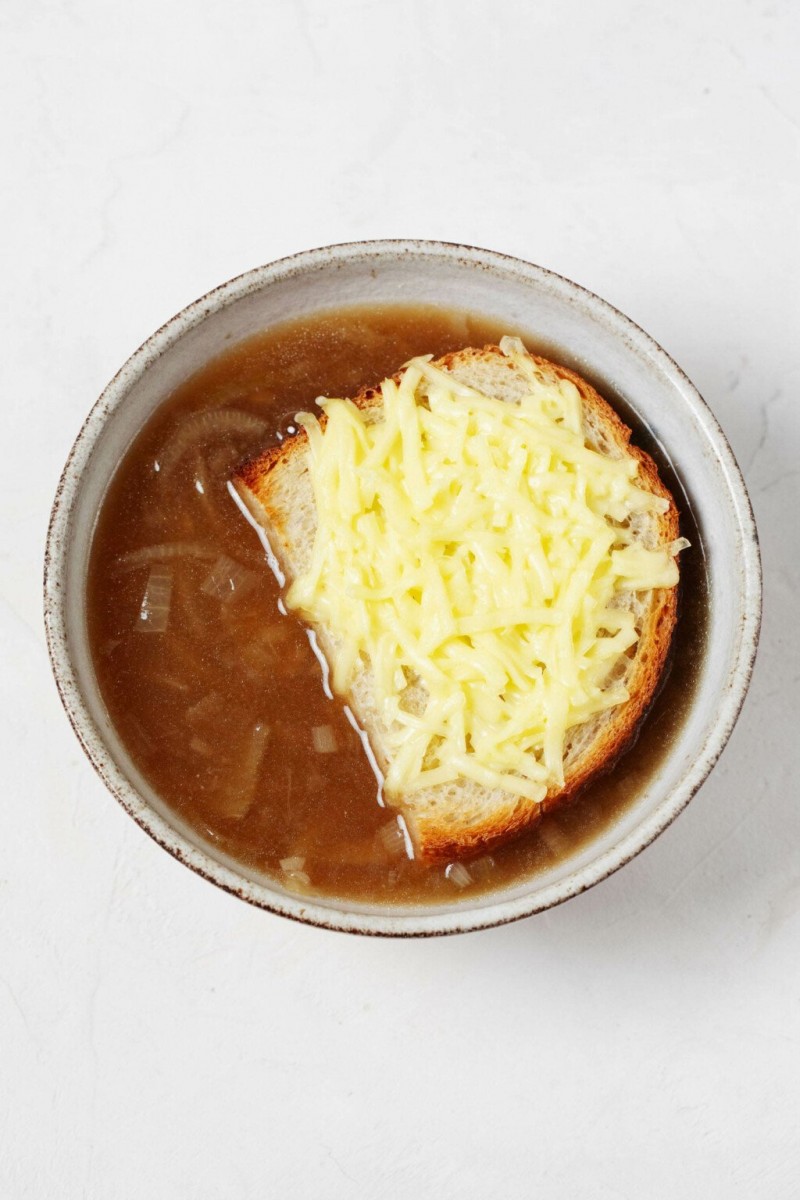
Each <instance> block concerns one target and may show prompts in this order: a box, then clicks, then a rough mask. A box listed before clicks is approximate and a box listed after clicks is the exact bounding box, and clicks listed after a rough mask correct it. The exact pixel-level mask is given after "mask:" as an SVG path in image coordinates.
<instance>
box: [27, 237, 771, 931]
mask: <svg viewBox="0 0 800 1200" xmlns="http://www.w3.org/2000/svg"><path fill="white" fill-rule="evenodd" d="M371 302H372V303H376V304H378V303H380V304H386V303H415V302H416V303H426V304H436V305H441V306H444V307H451V308H468V309H470V310H472V311H474V312H476V313H479V314H483V315H486V316H490V317H492V318H495V319H499V320H501V321H503V322H504V323H505V324H506V326H507V329H508V331H509V332H510V333H513V332H518V331H521V332H523V333H530V334H532V335H535V336H536V338H537V339H539V340H541V341H542V342H544V343H546V344H548V345H549V346H551V347H552V348H553V353H554V354H555V353H558V354H559V355H560V357H561V359H562V361H564V362H567V363H568V364H569V365H572V366H574V367H575V369H576V370H578V371H579V372H582V373H584V374H586V375H588V376H589V377H591V378H592V379H593V381H595V382H596V383H597V384H598V386H599V387H600V389H601V390H605V391H606V393H607V394H608V395H609V396H610V397H611V398H612V399H613V398H614V397H616V398H618V400H619V401H620V402H621V403H622V404H623V405H625V406H629V407H630V409H631V410H632V411H633V413H635V414H636V416H637V417H638V418H639V419H640V420H641V421H642V422H643V423H645V424H646V425H647V426H648V427H649V428H650V430H651V431H652V433H653V435H654V436H655V437H656V438H657V440H658V441H659V442H660V444H661V445H662V447H663V448H664V450H665V453H666V456H667V457H668V458H669V459H670V461H671V462H672V464H673V466H674V467H675V470H676V472H677V474H678V476H679V478H680V480H681V482H682V484H683V487H684V489H685V490H686V492H687V495H688V497H689V499H690V501H691V504H692V508H693V511H694V515H695V519H696V522H697V525H698V528H699V530H700V535H701V540H702V547H701V549H702V553H703V554H704V555H705V557H706V560H707V572H708V577H709V579H710V580H711V581H712V584H711V587H710V595H709V621H708V636H707V642H706V645H705V647H702V648H701V647H698V653H701V652H702V654H703V661H702V667H701V669H700V673H699V678H698V682H697V686H696V693H695V699H694V703H693V704H692V706H691V709H690V712H689V713H688V715H687V717H686V719H685V721H684V723H683V726H682V728H681V731H680V733H679V735H678V736H677V737H676V739H675V741H674V743H673V745H672V747H671V750H670V752H669V754H668V756H667V758H666V760H665V761H664V762H663V764H662V767H661V769H660V770H659V771H658V772H657V773H656V775H655V776H654V777H653V778H651V780H650V782H649V785H648V786H647V787H646V788H645V790H644V791H643V792H642V794H641V795H640V796H639V798H638V799H637V800H636V801H635V802H634V803H633V804H631V805H630V806H629V807H628V808H627V809H626V810H625V811H624V812H623V813H622V815H621V816H620V817H619V819H618V820H617V821H616V823H615V824H613V825H612V826H610V827H609V828H608V829H607V830H606V831H605V832H604V833H603V834H602V835H600V836H599V837H598V838H597V840H596V841H594V842H593V843H591V845H589V846H587V847H586V848H584V849H583V851H582V852H580V853H578V854H576V855H575V856H574V857H573V858H570V859H567V860H566V861H564V862H562V863H560V864H559V865H558V866H557V867H554V868H553V869H552V871H549V872H546V873H542V874H539V875H537V876H535V877H534V878H533V879H531V880H530V882H528V883H526V884H521V885H518V886H516V887H514V888H511V889H508V890H506V891H503V892H496V893H493V894H491V895H488V896H484V897H482V898H480V899H479V900H475V899H472V900H465V901H462V902H460V903H459V902H454V903H453V904H451V905H448V906H442V905H438V906H435V907H428V906H426V907H414V908H392V909H387V908H385V907H381V908H378V907H374V906H369V905H362V904H355V903H352V902H349V901H348V902H337V901H333V900H315V901H314V902H313V903H309V902H308V901H307V900H302V899H298V898H297V897H293V896H291V895H289V894H287V893H285V892H284V891H283V890H282V889H281V888H280V886H279V885H278V884H276V883H274V882H272V881H270V880H268V879H265V878H264V877H256V876H253V875H248V873H247V872H246V870H245V869H244V868H242V867H241V866H239V865H238V864H236V863H234V862H232V861H231V860H229V859H227V858H226V857H225V856H222V855H220V853H219V852H218V851H217V850H215V849H214V847H213V846H212V845H210V844H205V843H203V842H202V841H201V839H200V838H199V837H198V835H197V833H196V832H195V831H193V830H192V829H190V828H189V826H187V825H186V824H185V823H184V822H182V821H181V820H180V818H178V817H177V816H176V815H175V814H174V813H172V812H171V811H170V810H169V809H168V808H167V807H166V806H165V805H164V804H163V803H162V802H161V800H160V799H159V797H158V796H157V795H156V794H155V793H154V792H153V791H152V789H151V788H150V787H149V786H148V784H147V782H146V781H145V780H144V779H143V778H142V777H141V775H140V774H139V772H138V770H137V769H136V767H135V765H134V764H133V762H132V761H131V759H130V758H129V756H128V754H127V752H126V750H125V748H124V747H123V746H122V745H121V743H120V742H119V739H118V738H117V735H116V732H115V730H114V728H113V726H112V725H111V723H110V721H109V719H108V715H107V713H106V711H105V707H104V705H103V701H102V698H101V696H100V694H99V691H98V687H97V682H96V679H95V676H94V671H93V669H92V664H91V659H90V655H89V648H88V641H87V635H86V622H85V603H84V586H85V579H86V572H87V565H88V557H89V549H90V545H91V538H92V532H93V528H94V523H95V519H96V514H97V512H98V509H99V506H100V504H101V501H102V498H103V495H104V493H105V490H106V488H107V486H108V483H109V481H110V479H111V476H112V474H113V472H114V469H115V467H116V465H117V463H118V462H119V461H120V459H121V457H122V456H123V454H124V453H125V450H126V449H127V447H128V446H129V445H130V443H131V442H132V440H133V439H134V437H135V436H136V434H137V433H138V431H139V430H140V428H141V427H142V425H143V423H144V422H145V421H146V420H147V418H148V417H149V416H150V414H151V413H152V412H153V411H154V409H155V408H156V407H157V406H158V405H159V403H160V402H161V401H162V400H163V399H164V398H165V397H166V396H167V395H168V394H169V393H170V392H171V391H172V390H173V389H174V388H175V387H176V386H177V385H178V384H179V383H180V382H182V381H183V380H184V379H186V378H187V377H188V376H189V375H190V374H192V373H193V372H194V371H196V370H197V369H199V368H200V367H202V366H203V365H204V364H205V363H207V362H208V361H209V360H210V359H212V358H214V357H215V356H216V355H217V354H219V353H220V352H221V351H223V350H224V349H226V348H227V347H228V346H229V345H230V344H231V343H232V342H235V341H237V340H239V339H241V338H244V337H247V336H248V335H250V334H252V333H256V332H258V331H260V330H264V329H268V328H270V327H271V326H274V325H276V324H278V323H281V322H283V321H285V320H287V319H289V318H292V317H297V316H302V315H304V314H309V313H312V312H318V311H321V310H324V309H333V308H338V307H342V306H345V305H351V304H365V303H366V304H368V303H371ZM759 615H760V579H759V566H758V552H757V546H756V542H755V530H754V526H753V523H752V514H751V512H750V507H749V503H748V500H747V496H746V493H745V491H744V486H743V484H742V482H741V476H740V474H739V472H738V468H737V467H736V464H735V462H734V460H733V458H732V455H731V453H730V450H729V448H728V446H727V443H726V442H725V440H724V437H723V436H722V434H721V432H720V431H719V428H718V426H717V425H716V422H715V421H714V418H713V417H712V415H711V413H710V412H709V410H708V409H707V408H706V407H705V405H704V404H703V402H702V401H701V400H700V397H699V396H698V395H697V392H696V391H695V389H694V388H693V386H692V385H691V383H690V382H689V381H688V380H687V379H686V377H685V376H684V375H683V374H682V372H681V371H680V370H679V369H678V368H677V367H676V366H675V364H674V363H673V362H672V361H671V360H670V359H669V357H668V356H667V355H666V354H665V353H664V351H662V350H661V349H660V348H659V347H658V346H657V345H656V344H655V343H654V342H653V341H652V340H651V339H650V338H649V337H647V335H645V334H644V333H642V331H641V330H639V329H638V328H637V327H636V326H634V325H633V324H632V323H631V322H629V321H628V320H627V319H626V318H624V317H623V316H622V315H621V314H619V313H618V312H616V311H615V310H614V309H612V308H611V307H610V306H608V305H607V304H605V303H604V302H602V301H600V300H598V299H597V297H594V296H592V295H591V294H590V293H588V292H585V291H583V290H582V289H580V288H578V287H576V285H574V284H571V283H569V282H568V281H566V280H563V279H561V278H560V277H558V276H555V275H552V274H550V273H549V272H546V271H543V270H542V269H540V268H536V267H533V266H530V265H528V264H524V263H520V262H517V261H516V260H511V259H506V258H503V257H502V256H499V255H494V254H491V253H489V252H486V251H475V250H469V249H466V248H463V247H452V246H445V245H440V244H435V243H367V244H364V245H356V246H349V247H347V246H345V247H333V248H331V249H328V250H324V251H312V252H309V253H307V254H304V255H299V256H297V257H296V258H294V259H289V260H285V261H284V262H281V263H277V264H273V265H272V266H269V267H264V268H260V269H258V270H256V271H253V272H250V273H249V274H248V275H246V276H242V277H240V278H239V279H236V280H233V281H231V283H229V284H225V285H223V286H222V287H221V288H218V289H217V290H216V291H215V292H213V293H211V294H210V295H209V296H208V297H205V298H204V299H203V300H200V301H198V302H197V303H196V304H194V305H192V306H191V307H190V308H189V309H187V310H185V311H184V312H183V313H181V314H179V315H178V316H177V317H175V318H173V320H172V321H171V322H169V323H168V324H167V325H166V326H164V327H163V328H162V329H161V330H159V331H158V333H156V334H155V335H154V336H153V337H152V338H151V339H150V340H149V341H148V342H147V343H145V345H144V346H143V347H142V348H141V349H140V350H139V351H137V353H136V354H135V355H134V356H133V357H132V358H131V360H129V362H128V363H127V364H126V365H125V367H123V369H122V371H121V372H120V373H119V375H118V376H117V377H116V378H115V379H114V380H113V381H112V383H111V384H110V385H109V387H108V388H107V389H106V392H105V393H104V394H103V396H102V397H101V399H100V401H99V402H98V404H97V405H96V407H95V409H94V410H93V412H92V414H91V415H90V417H89V419H88V420H87V423H86V425H85V426H84V429H83V430H82V432H81V435H80V437H79V439H78V442H77V443H76V446H75V448H74V450H73V454H72V456H71V459H70V461H69V463H68V465H67V468H66V470H65V473H64V477H63V479H62V484H61V487H60V490H59V495H58V497H57V500H56V506H55V508H54V513H53V520H52V525H51V533H50V541H49V550H48V570H47V578H46V616H47V624H48V635H49V640H50V646H51V654H52V657H53V662H54V667H55V671H56V676H57V680H58V683H59V688H60V690H61V693H62V697H63V699H64V702H65V705H66V707H67V711H68V713H69V715H70V718H71V720H72V722H73V725H74V726H75V728H76V732H77V733H78V736H79V737H80V739H81V741H82V743H83V745H84V747H85V749H86V750H87V753H88V754H89V756H90V758H91V759H92V761H93V762H94V764H95V766H96V767H97V768H98V770H99V771H100V773H101V775H102V776H103V778H104V779H105V781H106V782H107V784H108V785H109V787H110V788H111V789H112V791H114V793H115V794H116V795H117V796H118V797H119V799H120V800H121V801H122V803H123V804H124V805H125V807H126V808H127V809H128V810H129V811H130V812H131V814H132V815H133V816H134V817H135V818H136V819H137V820H138V821H139V823H140V824H142V825H143V826H144V827H145V828H146V829H147V830H148V832H150V833H151V834H152V835H153V836H154V837H156V838H157V840H159V841H160V842H161V843H162V844H163V845H164V846H165V848H167V849H168V850H170V851H171V852H172V853H173V854H176V855H177V856H178V857H180V858H181V859H183V860H184V861H186V862H187V863H188V864H189V865H190V866H192V867H194V868H195V869H196V870H199V871H201V872H202V873H203V874H205V875H207V876H209V877H210V878H212V879H214V881H215V882H217V883H219V884H221V885H222V886H223V887H226V888H229V889H230V890H233V891H236V892H237V893H238V894H240V895H242V896H243V897H244V898H245V899H248V900H250V901H252V902H254V903H257V904H261V905H263V906H265V907H268V908H271V909H273V910H275V911H279V912H282V913H284V914H285V915H288V916H294V917H299V918H301V919H304V920H310V921H314V922H316V923H320V924H325V925H329V926H333V927H338V928H347V929H356V930H361V931H367V932H381V933H394V934H408V933H433V932H449V931H453V930H461V929H469V928H478V927H481V926H484V925H490V924H494V923H497V922H499V921H502V920H509V919H513V918H514V917H517V916H522V915H525V914H526V913H530V912H533V911H537V910H539V909H541V908H545V907H548V906H550V905H551V904H554V903H557V902H559V901H560V900H563V899H565V898H567V897H568V896H570V895H574V894H575V893H577V892H578V891H581V890H583V889H584V888H586V887H588V886H590V885H591V884H592V883H594V882H596V881H597V880H598V879H600V878H602V877H603V876H605V875H607V874H609V873H610V872H611V871H612V870H614V869H616V867H618V866H620V865H621V864H622V863H623V862H625V861H627V859H628V858H630V857H632V855H633V854H635V853H636V852H637V851H638V850H639V849H641V848H642V847H643V846H644V845H646V844H647V843H648V842H649V841H650V840H651V839H652V838H653V837H654V836H655V835H656V834H657V833H658V832H659V831H660V829H662V828H663V827H664V826H665V825H666V824H667V823H668V822H669V821H670V820H671V819H672V818H673V817H674V816H675V814H676V813H677V812H678V811H680V809H681V808H682V807H683V805H684V804H685V803H686V802H687V801H688V799H689V798H690V797H691V795H692V794H693V792H694V791H695V790H696V788H697V786H699V783H700V782H702V779H703V778H704V777H705V775H706V774H707V772H708V770H709V769H710V767H711V766H712V765H713V762H714V761H715V759H716V757H717V756H718V754H719V752H720V750H721V748H722V746H723V745H724V743H725V740H726V739H727V736H728V734H729V732H730V729H731V727H732V725H733V723H734V721H735V719H736V715H737V713H738V710H739V707H740V705H741V701H742V699H743V696H744V692H745V690H746V686H747V681H748V678H749V671H750V668H751V665H752V657H753V653H754V649H755V640H756V637H757V631H758V621H759Z"/></svg>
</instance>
